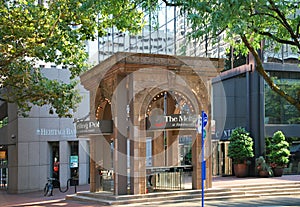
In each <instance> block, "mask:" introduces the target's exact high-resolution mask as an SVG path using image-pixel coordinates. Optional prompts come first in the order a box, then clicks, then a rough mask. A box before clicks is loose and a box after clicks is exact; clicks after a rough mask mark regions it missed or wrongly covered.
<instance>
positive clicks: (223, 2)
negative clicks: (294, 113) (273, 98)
mask: <svg viewBox="0 0 300 207" xmlns="http://www.w3.org/2000/svg"><path fill="white" fill-rule="evenodd" d="M151 1H152V2H158V0H151ZM162 1H163V2H165V4H166V5H169V6H179V8H180V10H181V13H182V14H184V15H185V16H186V17H187V21H188V25H189V26H190V27H191V28H192V30H191V31H190V32H189V35H190V37H191V38H195V39H200V40H204V39H205V38H210V39H212V40H213V41H215V42H217V41H218V40H219V38H220V34H225V36H226V38H227V41H228V42H229V43H230V44H231V45H232V46H233V47H234V48H235V51H236V53H242V54H243V55H245V54H248V53H249V52H251V53H252V54H253V56H254V58H255V61H256V64H257V66H256V70H257V71H258V73H259V74H260V75H261V76H262V77H263V78H264V79H265V81H266V82H267V84H268V85H269V86H270V88H271V89H272V90H274V91H275V92H276V93H278V94H279V95H280V96H282V97H283V98H284V99H286V100H287V101H288V102H289V103H290V104H292V105H294V106H295V107H296V108H297V109H298V110H299V111H300V91H299V92H298V93H297V94H298V95H297V96H293V95H291V94H289V93H287V92H286V91H285V90H284V89H282V88H280V86H278V85H276V84H275V83H274V82H273V81H272V78H271V77H270V75H269V74H268V73H267V72H266V71H265V70H264V67H263V65H262V61H261V58H260V55H259V53H258V49H260V48H261V43H262V41H264V42H265V46H266V47H269V49H270V48H272V49H274V52H277V51H278V50H279V49H281V46H282V44H285V45H288V46H290V47H291V48H292V49H293V50H294V52H297V53H298V54H299V53H300V2H299V0H210V1H205V0H162ZM298 57H299V56H298Z"/></svg>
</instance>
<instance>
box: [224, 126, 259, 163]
mask: <svg viewBox="0 0 300 207" xmlns="http://www.w3.org/2000/svg"><path fill="white" fill-rule="evenodd" d="M229 141H230V143H229V145H228V157H230V158H231V159H233V162H234V163H243V162H244V161H246V160H247V159H249V158H251V157H253V156H254V153H253V140H252V138H251V137H250V135H249V132H247V131H246V130H245V129H244V128H242V127H237V128H235V129H234V130H233V132H232V134H231V136H230V138H229Z"/></svg>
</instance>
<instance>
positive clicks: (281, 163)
mask: <svg viewBox="0 0 300 207" xmlns="http://www.w3.org/2000/svg"><path fill="white" fill-rule="evenodd" d="M266 152H267V158H268V162H269V163H270V166H271V167H272V169H273V171H274V176H276V177H280V176H282V174H283V169H284V168H285V167H286V166H287V164H288V163H289V156H290V154H291V153H290V150H289V143H288V142H287V141H285V136H284V134H283V133H282V131H277V132H275V133H274V135H273V137H271V138H269V139H268V141H267V142H266Z"/></svg>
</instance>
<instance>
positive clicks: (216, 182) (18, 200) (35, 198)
mask: <svg viewBox="0 0 300 207" xmlns="http://www.w3.org/2000/svg"><path fill="white" fill-rule="evenodd" d="M293 181H300V175H284V176H282V177H273V178H256V177H247V178H236V177H234V176H228V177H214V178H213V188H226V187H228V186H232V185H242V184H249V183H251V184H255V183H276V182H293ZM79 191H89V185H82V186H77V192H79ZM74 193H75V189H74V186H72V187H70V189H69V191H68V192H66V193H61V192H60V191H59V189H57V188H55V189H54V191H53V194H54V196H50V197H45V196H44V195H43V192H42V191H38V192H32V193H23V194H8V193H7V192H6V191H5V190H0V206H1V207H4V206H5V207H8V206H47V204H49V203H54V202H55V203H57V205H56V206H59V203H60V202H64V203H68V202H71V201H65V197H66V195H72V194H74ZM64 206H66V204H65V205H64ZM68 206H75V203H74V202H73V203H71V204H69V205H68ZM80 206H98V205H93V204H89V203H86V204H83V203H81V205H80Z"/></svg>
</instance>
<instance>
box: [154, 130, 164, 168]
mask: <svg viewBox="0 0 300 207" xmlns="http://www.w3.org/2000/svg"><path fill="white" fill-rule="evenodd" d="M153 134H154V137H153V139H152V166H153V167H161V166H165V142H164V133H163V132H162V131H154V133H153Z"/></svg>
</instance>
